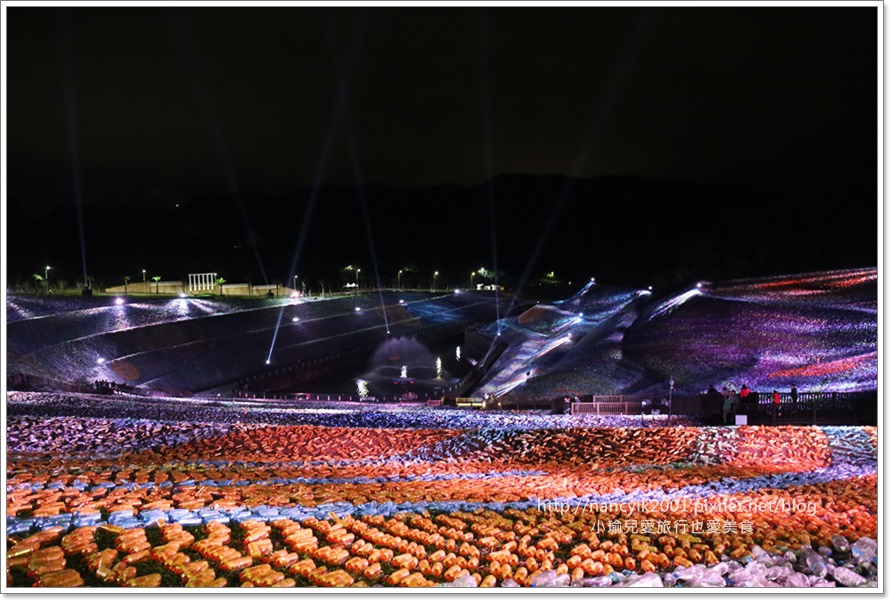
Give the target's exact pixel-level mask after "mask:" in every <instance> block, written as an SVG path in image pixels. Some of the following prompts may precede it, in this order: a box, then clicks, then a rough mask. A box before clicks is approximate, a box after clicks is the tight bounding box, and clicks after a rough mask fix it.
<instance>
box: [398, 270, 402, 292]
mask: <svg viewBox="0 0 890 600" xmlns="http://www.w3.org/2000/svg"><path fill="white" fill-rule="evenodd" d="M402 270H403V269H399V275H398V278H399V289H402Z"/></svg>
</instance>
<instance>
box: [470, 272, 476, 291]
mask: <svg viewBox="0 0 890 600" xmlns="http://www.w3.org/2000/svg"><path fill="white" fill-rule="evenodd" d="M475 283H476V271H473V272H472V273H470V289H471V290H472V289H475V285H474V284H475Z"/></svg>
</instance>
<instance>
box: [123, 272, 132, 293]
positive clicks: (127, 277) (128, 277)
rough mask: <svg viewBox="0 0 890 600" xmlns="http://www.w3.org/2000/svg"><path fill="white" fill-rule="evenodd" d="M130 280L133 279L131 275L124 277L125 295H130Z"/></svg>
mask: <svg viewBox="0 0 890 600" xmlns="http://www.w3.org/2000/svg"><path fill="white" fill-rule="evenodd" d="M130 279H131V277H130V276H129V275H124V294H127V293H128V290H129V288H128V287H127V284H129V283H130Z"/></svg>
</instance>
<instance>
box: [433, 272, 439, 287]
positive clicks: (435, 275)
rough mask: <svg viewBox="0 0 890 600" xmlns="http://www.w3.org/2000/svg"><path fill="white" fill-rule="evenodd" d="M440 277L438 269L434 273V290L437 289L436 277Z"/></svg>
mask: <svg viewBox="0 0 890 600" xmlns="http://www.w3.org/2000/svg"><path fill="white" fill-rule="evenodd" d="M438 277H439V272H438V271H436V272H435V273H433V291H436V279H437V278H438Z"/></svg>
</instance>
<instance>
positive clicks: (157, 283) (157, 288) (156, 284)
mask: <svg viewBox="0 0 890 600" xmlns="http://www.w3.org/2000/svg"><path fill="white" fill-rule="evenodd" d="M151 280H152V281H154V282H155V296H157V295H158V294H159V293H160V292H159V291H158V290H160V288H161V284H160V281H161V276H160V275H155V276H154V277H152V278H151Z"/></svg>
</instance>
